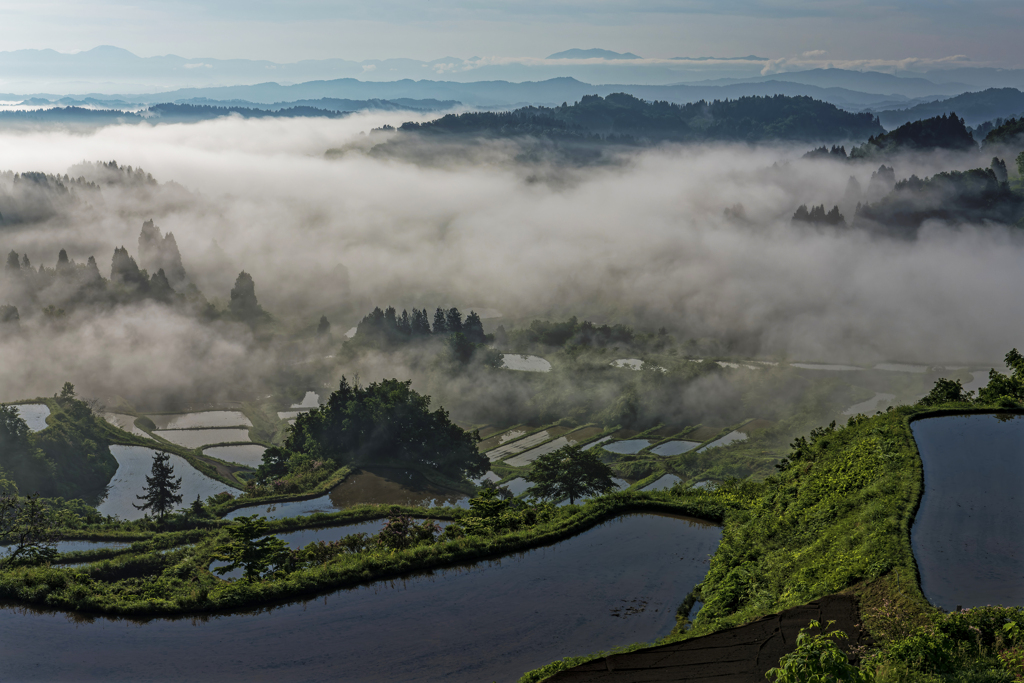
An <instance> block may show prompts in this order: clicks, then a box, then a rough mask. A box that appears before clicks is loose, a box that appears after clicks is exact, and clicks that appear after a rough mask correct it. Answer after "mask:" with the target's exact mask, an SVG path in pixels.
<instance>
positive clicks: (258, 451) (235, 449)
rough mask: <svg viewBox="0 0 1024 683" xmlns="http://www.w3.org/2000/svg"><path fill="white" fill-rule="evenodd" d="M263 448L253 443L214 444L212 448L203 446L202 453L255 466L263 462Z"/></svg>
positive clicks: (264, 448)
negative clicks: (239, 444) (234, 444)
mask: <svg viewBox="0 0 1024 683" xmlns="http://www.w3.org/2000/svg"><path fill="white" fill-rule="evenodd" d="M265 450H267V449H266V447H264V446H260V445H259V444H255V443H254V444H245V445H241V446H214V447H213V448H204V449H203V453H204V454H205V455H209V456H211V457H214V458H217V459H218V460H223V461H225V462H234V463H238V464H239V465H245V466H246V467H254V468H255V467H259V466H260V465H262V464H263V452H264V451H265Z"/></svg>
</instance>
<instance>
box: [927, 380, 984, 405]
mask: <svg viewBox="0 0 1024 683" xmlns="http://www.w3.org/2000/svg"><path fill="white" fill-rule="evenodd" d="M973 398H974V392H973V391H964V387H963V384H962V383H961V382H960V380H951V379H945V378H940V379H938V380H936V382H935V386H934V387H932V390H931V391H930V392H928V395H927V396H925V397H924V398H922V399H921V400H920V401H918V402H917V403H918V405H922V406H936V405H941V404H943V403H969V402H970V401H971V400H973Z"/></svg>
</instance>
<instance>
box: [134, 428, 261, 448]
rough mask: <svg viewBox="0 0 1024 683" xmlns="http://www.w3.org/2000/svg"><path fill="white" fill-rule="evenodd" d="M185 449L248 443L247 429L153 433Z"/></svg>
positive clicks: (186, 430)
mask: <svg viewBox="0 0 1024 683" xmlns="http://www.w3.org/2000/svg"><path fill="white" fill-rule="evenodd" d="M153 433H154V434H156V435H158V436H161V437H163V438H165V439H167V440H168V441H170V442H171V443H176V444H178V445H179V446H184V447H185V448H202V447H203V446H206V445H208V444H213V443H227V442H231V441H248V440H249V430H248V429H168V430H163V431H156V432H153Z"/></svg>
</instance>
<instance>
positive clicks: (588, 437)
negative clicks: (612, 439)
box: [565, 427, 604, 444]
mask: <svg viewBox="0 0 1024 683" xmlns="http://www.w3.org/2000/svg"><path fill="white" fill-rule="evenodd" d="M603 433H604V429H602V428H601V427H584V428H583V429H577V430H576V431H575V432H571V433H569V434H566V435H565V438H566V439H568V440H569V443H571V444H579V443H583V444H585V443H588V442H590V441H593V440H594V439H595V438H596V437H598V436H599V435H601V434H603Z"/></svg>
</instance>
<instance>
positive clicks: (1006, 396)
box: [918, 349, 1024, 407]
mask: <svg viewBox="0 0 1024 683" xmlns="http://www.w3.org/2000/svg"><path fill="white" fill-rule="evenodd" d="M1003 360H1004V362H1005V363H1006V367H1008V368H1009V369H1010V374H1009V375H1004V374H1003V373H1001V372H997V371H996V370H995V369H994V368H993V369H991V370H989V372H988V384H987V385H985V386H984V387H982V388H981V389H979V390H978V396H977V398H975V396H974V392H973V391H964V387H963V385H962V384H961V383H960V380H951V379H945V378H942V379H939V380H938V381H936V382H935V386H933V387H932V390H931V391H930V392H928V395H927V396H925V397H924V398H922V399H921V400H920V401H918V404H919V405H925V406H935V405H942V404H944V403H971V402H974V401H977V402H978V403H984V404H988V405H991V404H993V403H995V404H1000V405H1006V406H1008V407H1019V405H1020V404H1021V403H1024V355H1021V353H1020V352H1019V351H1017V349H1011V350H1010V351H1009V353H1007V354H1006V357H1005V358H1004V359H1003Z"/></svg>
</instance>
